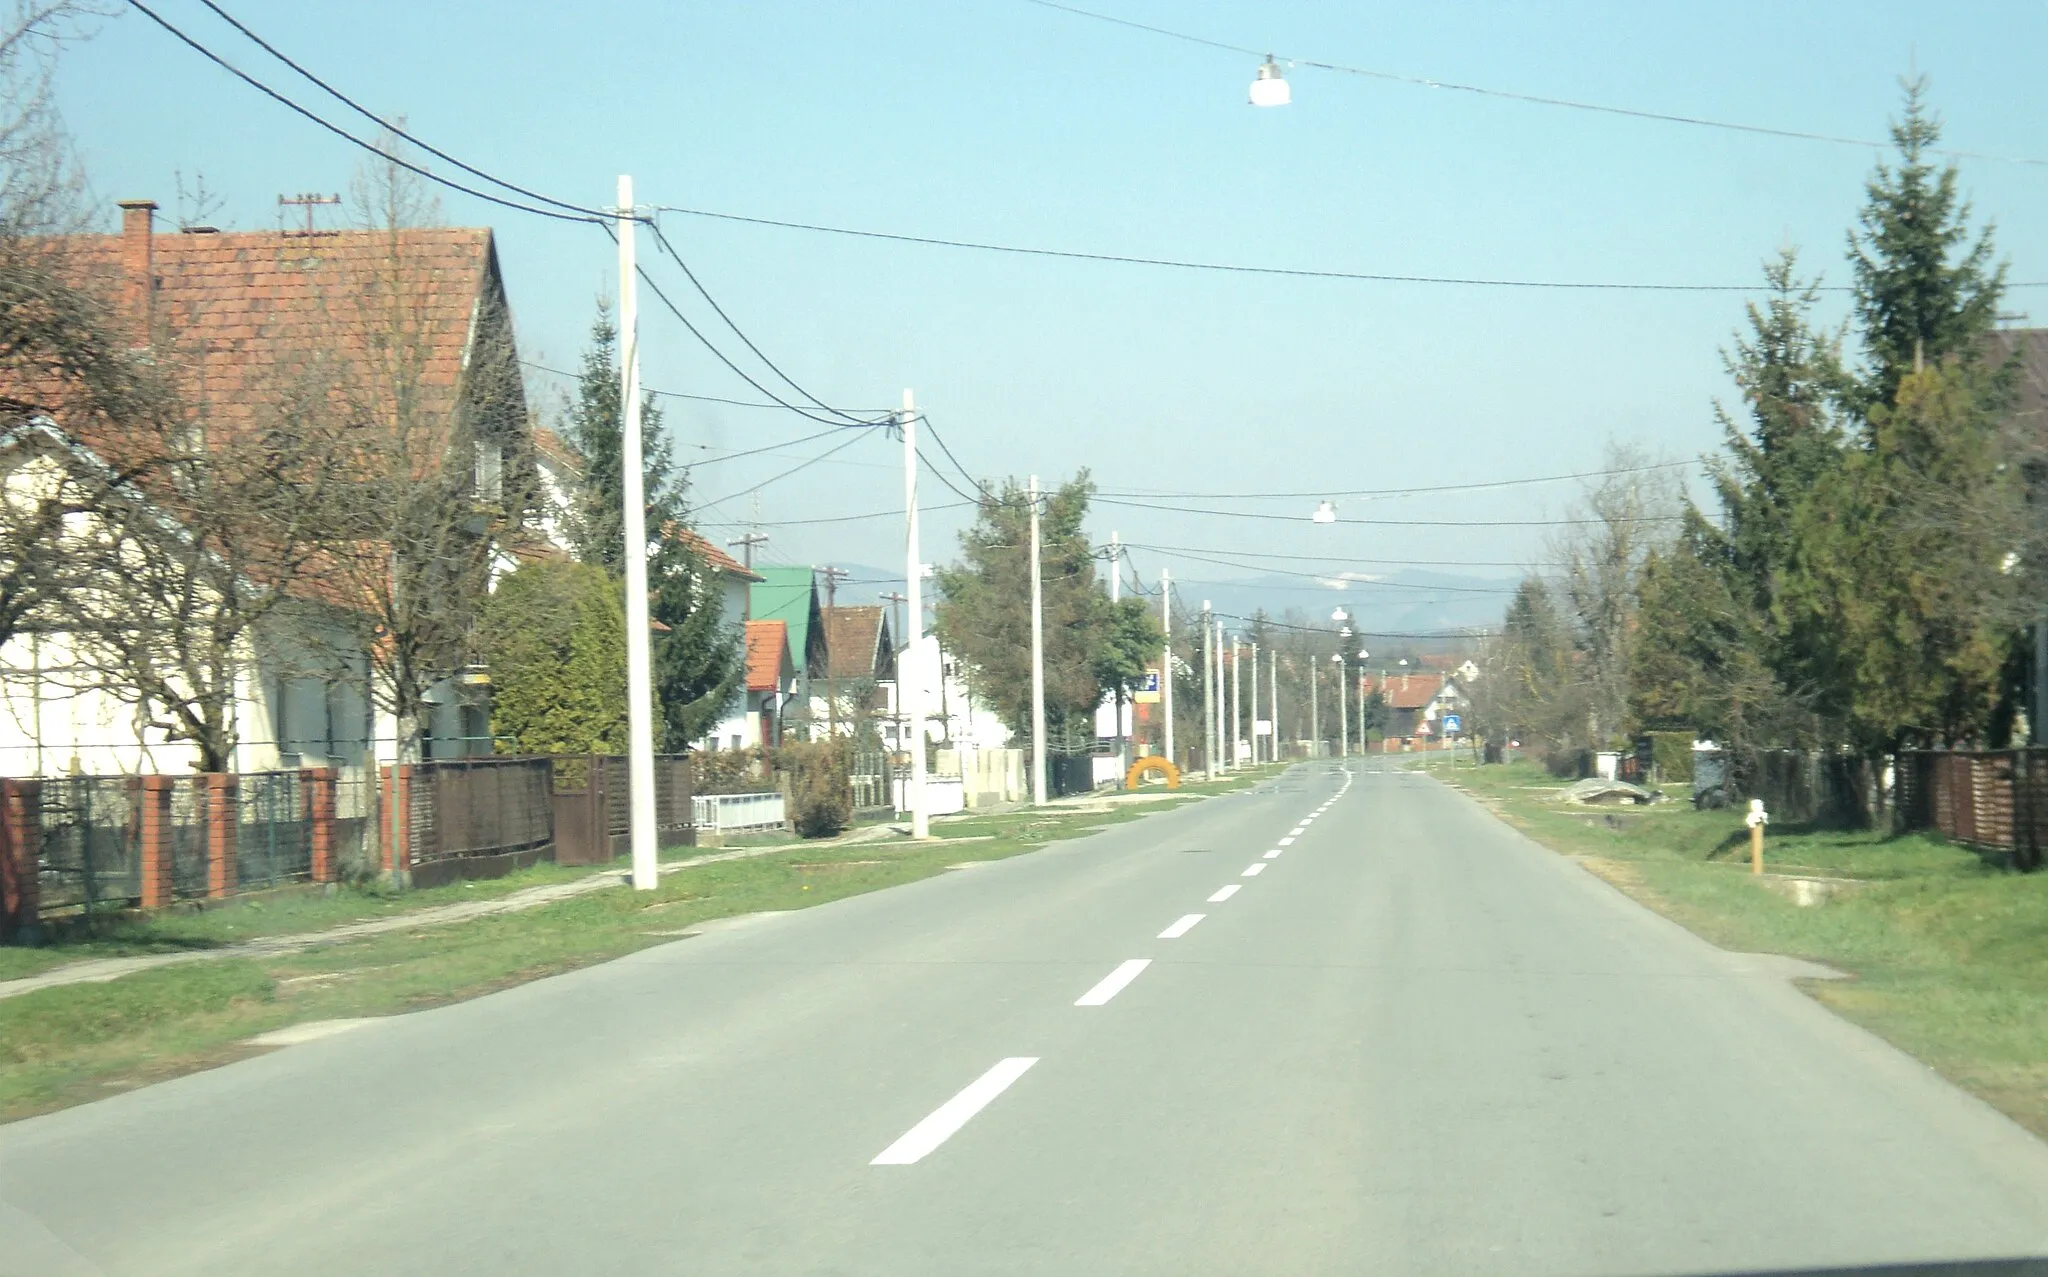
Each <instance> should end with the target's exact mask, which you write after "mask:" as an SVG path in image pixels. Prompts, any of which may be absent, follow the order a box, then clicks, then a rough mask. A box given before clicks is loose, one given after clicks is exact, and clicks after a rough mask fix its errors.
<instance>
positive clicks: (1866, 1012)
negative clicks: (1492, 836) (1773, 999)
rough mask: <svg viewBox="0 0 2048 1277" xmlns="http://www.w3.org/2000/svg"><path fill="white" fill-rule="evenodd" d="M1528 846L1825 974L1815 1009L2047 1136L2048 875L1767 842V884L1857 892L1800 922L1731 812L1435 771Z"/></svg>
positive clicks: (1533, 771)
mask: <svg viewBox="0 0 2048 1277" xmlns="http://www.w3.org/2000/svg"><path fill="white" fill-rule="evenodd" d="M1430 770H1432V771H1433V772H1435V774H1437V775H1439V776H1441V777H1442V778H1444V779H1445V780H1449V781H1452V782H1453V783H1456V784H1458V785H1460V786H1463V787H1464V788H1465V789H1466V790H1467V791H1468V792H1470V793H1472V794H1473V795H1474V796H1475V797H1477V798H1479V799H1480V800H1481V801H1482V802H1484V803H1486V804H1487V805H1488V806H1489V807H1491V808H1492V809H1493V810H1494V811H1495V812H1496V813H1498V814H1499V815H1500V816H1501V817H1502V818H1503V819H1505V820H1507V821H1508V823H1510V824H1512V825H1514V826H1515V827H1517V828H1519V829H1521V830H1522V831H1523V832H1524V833H1527V834H1529V835H1530V836H1531V837H1533V838H1535V839H1536V840H1537V841H1539V842H1541V843H1543V844H1544V845H1546V846H1548V847H1550V848H1552V849H1553V850H1556V851H1560V852H1564V853H1567V854H1570V855H1575V856H1581V857H1584V858H1585V863H1586V865H1587V867H1588V868H1589V869H1592V870H1593V871H1594V872H1596V873H1598V874H1600V875H1601V876H1602V877H1604V878H1606V879H1607V880H1608V881H1610V882H1612V883H1614V884H1615V885H1616V886H1617V887H1619V888H1621V889H1622V890H1623V891H1625V892H1627V893H1628V894H1629V895H1631V896H1633V897H1635V898H1636V899H1637V900H1640V901H1642V902H1643V903H1644V904H1647V905H1649V906H1651V907H1652V908H1654V909H1656V910H1658V911H1659V912H1661V913H1663V914H1665V915H1667V916H1668V917H1671V918H1672V919H1674V920H1676V921H1678V922H1680V923H1682V924H1683V925H1685V926H1686V927H1688V928H1689V929H1691V930H1692V931H1694V932H1697V933H1698V934H1699V935H1701V936H1704V937H1705V938H1706V939H1708V940H1710V941H1712V942H1713V943H1715V944H1717V945H1720V946H1721V947H1723V948H1726V949H1734V950H1739V951H1743V952H1763V953H1782V954H1789V955H1792V956H1794V957H1800V958H1808V959H1812V960H1814V961H1817V962H1824V963H1826V964H1828V965H1829V966H1832V967H1836V968H1838V969H1840V970H1843V971H1846V972H1849V973H1850V974H1851V975H1853V976H1854V977H1855V979H1853V980H1839V981H1835V980H1830V981H1812V982H1809V983H1808V984H1807V990H1808V992H1809V993H1811V994H1812V995H1813V996H1814V997H1815V998H1817V999H1818V1000H1820V1001H1821V1002H1822V1003H1824V1004H1825V1005H1827V1006H1830V1007H1832V1008H1834V1009H1835V1010H1836V1011H1838V1012H1840V1013H1841V1014H1843V1015H1846V1016H1848V1017H1849V1018H1850V1019H1852V1020H1854V1021H1856V1022H1857V1023H1858V1024H1861V1025H1863V1026H1864V1027H1865V1028H1868V1029H1870V1030H1871V1031H1873V1032H1875V1033H1877V1034H1879V1035H1880V1036H1882V1037H1884V1038H1885V1039H1887V1040H1888V1041H1890V1042H1892V1043H1893V1044H1895V1045H1896V1046H1898V1047H1900V1048H1901V1049H1903V1050H1906V1051H1909V1052H1911V1053H1912V1054H1913V1055H1915V1056H1918V1057H1919V1058H1920V1059H1922V1060H1925V1061H1926V1062H1927V1063H1928V1064H1931V1065H1933V1066H1934V1067H1935V1068H1936V1069H1938V1070H1939V1071H1940V1072H1941V1073H1942V1074H1943V1075H1944V1076H1946V1077H1948V1078H1949V1079H1951V1080H1952V1081H1954V1082H1956V1083H1958V1084H1959V1085H1961V1086H1964V1087H1966V1088H1968V1089H1969V1090H1971V1091H1973V1092H1975V1093H1976V1094H1977V1095H1979V1096H1982V1097H1983V1098H1984V1099H1985V1100H1987V1101H1989V1102H1990V1103H1992V1104H1994V1105H1996V1106H1998V1107H1999V1108H2000V1109H2002V1110H2004V1111H2005V1112H2006V1113H2008V1114H2010V1115H2011V1116H2012V1117H2013V1118H2014V1119H2016V1120H2018V1121H2019V1122H2021V1123H2022V1124H2024V1125H2026V1126H2027V1127H2029V1128H2030V1129H2031V1130H2033V1131H2034V1132H2035V1133H2036V1134H2039V1135H2042V1136H2048V873H2037V874H2013V873H2007V872H2005V871H2003V870H2002V869H1999V868H1996V867H1994V866H1992V865H1989V864H1987V863H1986V862H1985V861H1984V860H1983V859H1982V858H1980V857H1979V856H1978V855H1977V854H1976V853H1975V852H1972V851H1970V850H1969V849H1968V848H1965V847H1960V846H1956V845H1955V844H1952V843H1948V842H1944V841H1943V840H1941V839H1939V838H1936V837H1932V836H1930V835H1926V834H1907V835H1901V836H1897V837H1890V836H1885V835H1882V834H1877V833H1870V832H1844V831H1838V830H1813V829H1798V828H1772V829H1771V830H1770V832H1769V835H1768V837H1767V839H1766V843H1765V850H1764V868H1765V871H1766V872H1767V873H1771V874H1780V873H1782V874H1793V875H1806V876H1814V877H1827V878H1844V879H1853V880H1856V881H1855V885H1854V888H1853V890H1851V891H1849V892H1848V893H1847V894H1845V895H1842V896H1838V897H1836V898H1834V899H1832V900H1830V901H1829V902H1827V903H1825V904H1822V905H1818V906H1813V907H1809V908H1800V907H1798V906H1796V905H1794V904H1792V903H1791V902H1790V901H1789V900H1787V899H1785V898H1784V897H1782V896H1779V895H1777V894H1776V893H1774V892H1772V891H1769V890H1766V889H1765V888H1764V887H1762V886H1761V885H1759V884H1758V882H1757V881H1756V880H1755V879H1754V878H1752V876H1751V875H1750V872H1749V845H1748V834H1747V831H1746V829H1745V828H1744V826H1743V823H1742V814H1741V813H1740V812H1733V811H1720V812H1699V811H1694V810H1693V809H1692V807H1691V805H1690V804H1689V803H1686V802H1684V801H1682V799H1683V795H1682V794H1681V795H1679V797H1680V799H1681V800H1680V801H1674V802H1672V803H1670V804H1668V805H1667V804H1657V805H1654V806H1650V807H1644V808H1628V807H1623V808H1618V809H1617V808H1572V807H1565V806H1562V805H1560V804H1558V803H1556V802H1554V801H1552V795H1553V794H1554V793H1555V791H1556V790H1558V789H1560V788H1562V787H1563V786H1562V782H1559V781H1556V780H1554V779H1552V778H1551V777H1550V776H1548V775H1547V774H1545V773H1544V772H1543V771H1542V769H1541V768H1538V767H1536V766H1535V765H1534V764H1530V763H1516V764H1512V765H1509V766H1505V767H1485V768H1477V769H1474V768H1463V767H1461V768H1458V769H1455V770H1449V769H1441V768H1435V767H1433V768H1431V769H1430Z"/></svg>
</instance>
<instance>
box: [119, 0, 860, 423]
mask: <svg viewBox="0 0 2048 1277" xmlns="http://www.w3.org/2000/svg"><path fill="white" fill-rule="evenodd" d="M200 2H201V3H202V4H204V5H205V6H206V7H207V8H208V9H209V10H211V11H212V12H213V13H214V14H215V15H216V16H218V17H219V18H220V19H221V20H222V21H224V22H226V23H227V24H228V25H229V26H231V27H233V28H234V29H235V30H236V31H237V32H239V33H240V34H241V35H243V36H244V37H245V38H247V39H248V40H250V41H251V42H252V43H254V44H255V45H256V46H257V47H258V48H260V49H262V50H263V51H264V52H265V53H268V54H269V55H270V56H271V57H273V58H276V59H277V60H278V61H279V62H282V63H283V64H284V65H285V66H287V67H289V68H291V70H293V71H294V72H296V73H297V74H298V75H300V76H302V77H304V78H305V79H306V80H307V81H308V82H310V83H312V84H313V85H315V86H316V87H318V88H319V89H320V90H321V91H323V92H325V93H327V94H328V95H329V96H330V97H332V98H334V99H335V100H336V101H338V102H340V103H342V104H343V105H344V106H346V107H348V109H350V110H351V111H354V112H355V113H357V114H358V115H360V116H362V117H363V118H365V119H367V120H369V121H371V122H373V123H375V124H376V125H378V126H379V127H380V128H384V129H388V130H389V131H390V132H391V133H392V134H393V135H395V136H397V137H400V138H403V139H404V140H405V141H407V142H410V143H411V144H412V145H414V146H417V147H419V148H420V149H421V150H423V151H425V152H427V153H428V154H430V155H433V156H436V157H437V158H439V159H441V160H444V161H446V162H447V163H449V164H452V165H454V166H455V167H456V168H458V169H460V170H462V171H463V172H465V173H468V174H471V175H473V176H475V177H478V178H480V179H482V180H483V181H485V182H488V183H490V184H491V185H494V186H497V187H500V188H502V189H504V190H507V191H511V192H513V193H515V194H517V195H520V196H523V197H525V199H527V200H532V201H535V203H531V204H529V203H523V202H521V201H520V200H514V199H508V198H506V197H504V196H501V195H497V194H493V193H492V192H490V191H486V190H480V189H478V188H476V187H474V186H471V185H467V184H465V183H462V182H458V181H454V180H452V179H450V178H447V177H443V176H441V175H440V174H438V173H435V172H434V171H433V170H431V169H429V168H426V167H425V166H423V165H420V164H415V163H413V162H412V161H410V160H407V159H405V158H404V157H402V156H398V155H394V154H391V152H390V150H389V149H388V148H385V147H380V146H378V145H376V144H374V143H372V142H369V141H365V140H364V139H363V138H360V137H357V136H356V135H355V134H353V133H351V132H349V131H348V130H347V129H344V128H342V127H341V126H339V125H337V124H335V123H333V122H332V121H330V120H328V119H326V118H325V117H323V116H321V115H320V114H318V113H317V112H315V111H313V110H312V109H311V108H309V107H307V106H305V105H303V104H302V103H300V102H298V101H296V100H295V99H293V98H292V97H290V96H289V95H287V94H285V93H283V92H280V91H279V90H277V89H274V88H272V87H271V86H270V85H268V84H266V83H264V82H263V81H261V80H259V79H257V78H256V77H255V76H253V75H250V74H249V73H248V72H246V71H243V70H241V69H240V68H238V67H236V66H234V65H233V64H232V63H230V62H229V61H228V60H227V59H226V58H224V57H222V56H221V55H220V54H218V53H216V52H214V51H213V50H212V49H210V48H208V47H207V46H206V45H205V44H203V43H201V42H200V41H199V40H197V39H195V38H194V37H193V36H191V35H189V34H187V33H186V32H185V31H183V30H181V29H180V28H178V27H177V26H176V25H174V24H173V23H171V22H170V21H169V20H168V19H166V18H165V17H163V16H162V15H161V14H159V13H157V12H156V10H154V9H152V8H150V7H149V6H148V5H147V4H145V3H143V0H129V3H130V4H131V5H132V6H133V7H134V8H135V9H136V10H137V11H138V12H140V13H141V14H142V15H143V16H145V17H147V18H148V19H149V20H150V21H152V22H154V23H155V24H156V25H157V26H159V27H161V28H163V30H164V31H166V32H168V33H169V34H170V35H171V36H173V37H174V38H176V39H177V40H178V41H179V42H180V43H182V44H184V45H185V46H187V47H188V48H190V49H192V50H193V51H194V52H196V53H198V54H199V55H200V56H202V57H204V58H206V59H207V60H208V61H209V62H212V63H213V64H214V65H216V66H218V67H220V68H221V69H222V70H224V71H226V72H228V73H229V74H230V75H233V76H234V77H235V78H237V79H239V80H241V81H242V82H243V83H245V84H247V85H249V86H250V87H251V88H253V89H256V90H257V91H258V92H260V93H262V94H263V95H264V96H266V97H268V98H270V99H271V100H273V101H275V102H277V103H278V104H279V105H281V106H284V107H286V108H287V109H289V110H290V111H292V112H293V113H295V114H297V115H299V116H301V117H303V118H305V119H306V120H308V121H310V122H312V123H313V124H315V125H318V126H319V127H320V128H322V129H324V130H325V131H327V132H329V133H332V134H333V135H335V136H336V137H339V138H341V139H342V140H344V141H346V142H348V143H350V144H351V145H354V146H357V147H359V148H361V149H363V150H365V151H367V152H369V153H371V154H373V155H377V156H380V157H381V158H384V159H386V160H388V161H390V162H391V163H393V164H396V165H398V166H399V167H401V168H403V169H406V170H407V171H409V172H411V173H414V174H416V175H418V176H420V177H423V178H425V179H427V180H428V181H431V182H435V183H437V184H439V185H442V186H445V187H448V188H449V189H451V190H456V191H460V192H462V193H463V194H466V195H472V196H475V197H476V198H478V199H481V200H484V201H487V202H488V203H491V204H494V205H497V206H499V207H502V208H508V209H512V210H514V211H516V212H522V213H532V214H534V215H536V216H540V217H546V218H551V219H553V220H556V221H567V222H579V223H589V224H592V225H596V226H600V227H603V228H604V230H605V232H606V233H607V234H608V235H611V236H612V238H613V239H614V241H616V239H617V235H616V233H615V232H613V230H612V227H611V222H612V220H613V218H614V216H615V214H613V213H612V212H610V211H608V210H604V209H598V208H592V207H589V206H587V205H582V204H577V203H573V202H571V201H568V200H561V199H556V198H555V197H554V196H551V195H546V194H543V193H541V192H539V191H535V190H532V189H530V188H528V187H525V186H521V185H519V184H518V183H516V182H511V181H507V180H506V179H504V178H500V177H498V176H496V175H494V174H492V173H489V172H487V171H485V170H484V169H481V168H478V167H476V166H475V165H472V164H469V163H466V162H465V161H463V160H461V159H458V158H457V157H455V156H454V155H451V154H450V153H448V152H447V151H444V150H442V149H440V148H439V147H436V146H434V145H433V144H432V143H429V142H427V141H426V140H424V139H422V138H420V137H418V136H417V135H415V134H413V133H411V132H409V131H407V130H405V129H403V128H400V127H399V126H397V125H395V124H392V123H391V122H390V121H388V120H385V119H383V118H382V117H380V116H378V115H377V114H376V113H375V112H372V111H371V110H369V109H368V108H367V107H364V106H363V105H362V104H360V103H359V102H357V101H356V100H355V99H353V98H351V97H349V96H348V95H347V94H345V93H343V92H341V90H339V89H337V88H335V87H334V86H333V85H331V84H329V83H328V82H327V81H326V80H324V79H322V78H320V77H319V76H318V75H316V74H314V73H313V72H312V71H310V70H308V69H307V68H306V67H305V66H304V65H302V64H301V63H299V62H297V61H296V60H294V59H293V58H291V57H289V56H288V55H286V54H285V53H284V52H283V51H282V50H280V49H278V48H277V47H276V46H275V45H273V44H271V43H270V42H269V41H267V40H265V39H263V37H261V36H259V35H258V34H256V32H255V31H253V30H251V29H250V28H249V27H248V26H247V25H246V24H244V23H242V22H241V21H240V20H238V19H237V18H235V17H234V15H232V14H230V13H229V12H228V11H227V10H226V9H224V8H222V7H221V6H220V5H219V4H216V3H214V0H200ZM540 205H550V206H552V207H541V206H540ZM635 220H640V221H645V222H646V223H647V224H648V225H649V227H650V228H651V229H652V230H653V231H654V234H655V239H656V243H657V244H658V245H659V246H660V248H661V249H662V250H663V251H665V252H667V253H668V255H669V256H670V257H671V258H672V259H674V261H675V263H676V265H677V266H679V267H681V268H682V271H683V273H684V274H685V275H686V276H687V277H688V278H689V280H690V283H691V284H692V285H693V286H695V287H696V289H697V291H698V292H699V293H700V294H702V295H703V297H704V299H705V301H706V302H708V303H709V304H710V305H711V308H712V309H713V310H714V311H716V312H717V313H718V317H719V318H720V319H722V320H724V321H725V323H726V325H727V326H728V327H729V328H731V329H732V331H733V333H734V334H735V335H736V336H738V337H739V339H740V340H741V341H742V342H743V343H745V345H746V347H747V349H748V350H750V351H752V352H753V353H754V355H755V357H756V358H758V359H760V360H761V362H762V363H763V364H765V365H767V366H768V368H769V369H770V370H771V371H773V372H774V374H775V375H776V376H777V377H780V378H781V379H782V380H783V381H785V382H788V384H789V385H790V386H791V387H793V388H794V389H795V390H796V391H797V393H798V394H799V395H801V396H802V397H803V398H805V399H807V400H809V401H810V402H811V403H813V404H815V405H816V406H817V407H818V408H819V409H821V410H823V411H825V412H827V413H830V414H832V417H836V418H839V419H840V422H843V423H844V424H850V425H853V424H857V425H869V424H875V423H873V422H869V421H864V420H862V419H861V418H860V417H858V416H857V415H855V414H853V413H849V412H847V411H845V410H843V409H839V408H835V407H832V406H831V405H829V404H827V403H825V402H824V401H823V400H821V399H819V398H818V397H817V396H815V395H813V394H811V392H810V391H808V390H806V389H805V388H804V387H803V386H802V385H801V384H799V383H797V382H796V381H794V380H792V379H791V378H790V377H789V375H788V374H787V373H785V372H783V370H782V368H781V366H780V365H778V364H776V363H775V361H774V360H772V359H770V358H769V357H768V356H767V354H766V353H765V352H763V351H762V349H761V348H760V346H759V345H757V344H756V343H755V342H754V341H753V339H752V338H750V337H749V336H747V334H746V333H745V332H744V331H743V330H741V328H740V327H739V325H738V324H736V323H734V322H733V320H732V317H731V316H730V315H728V314H727V313H726V311H725V309H724V308H723V307H721V306H720V305H719V304H718V301H717V299H716V298H714V297H712V296H711V294H710V292H709V291H708V290H707V289H705V287H704V285H703V284H702V282H700V281H699V280H698V279H697V277H696V275H695V273H694V272H692V271H691V270H690V267H689V264H688V263H687V262H685V261H684V260H683V259H682V256H681V255H680V254H679V253H677V252H676V250H675V247H674V246H673V245H672V244H670V243H669V242H668V240H667V237H666V236H664V235H662V233H661V228H660V227H659V226H657V225H655V224H654V223H653V221H652V219H647V218H636V219H635ZM639 274H640V277H641V279H642V280H643V281H645V282H646V284H647V286H648V287H649V288H650V289H651V290H653V292H654V293H655V295H656V296H657V297H659V298H660V299H661V302H662V304H663V305H664V306H665V307H667V308H668V310H669V311H670V312H671V313H672V314H674V315H675V316H676V318H677V319H679V320H681V321H682V323H683V325H684V327H686V328H688V329H689V330H690V332H691V335H693V336H695V337H696V338H697V340H698V341H699V342H701V343H703V344H704V346H705V347H706V348H707V349H709V350H710V351H711V352H712V353H713V354H714V355H716V356H717V357H718V358H719V360H720V361H721V362H722V363H724V364H725V365H726V366H727V367H728V368H730V369H731V370H732V371H733V372H734V373H736V374H737V375H738V376H739V377H740V378H741V379H742V380H744V381H746V382H747V383H748V384H750V385H752V386H753V387H754V388H755V389H756V390H759V391H761V393H763V394H764V395H766V396H767V397H768V398H769V399H771V400H773V401H774V403H775V405H776V406H780V407H782V408H785V409H787V410H789V411H792V412H797V413H799V414H800V415H804V416H810V417H811V419H812V420H815V421H818V422H819V423H820V424H826V425H831V424H840V422H834V421H833V420H832V419H831V418H825V417H818V416H815V415H814V414H812V413H811V412H810V411H809V410H806V409H804V408H800V407H798V406H797V405H794V404H791V403H789V402H787V401H786V400H784V399H783V398H782V397H781V396H779V395H776V394H775V393H773V392H772V391H769V390H768V389H767V388H766V387H764V386H762V385H761V384H760V383H759V382H757V381H755V380H754V379H753V378H752V377H750V376H748V375H747V374H746V373H745V372H744V371H743V370H741V369H740V368H739V366H738V365H737V364H735V363H733V361H732V360H731V359H729V358H727V357H726V355H725V353H724V352H723V351H721V350H719V349H718V347H717V346H716V345H714V344H713V343H712V342H711V341H710V340H709V339H708V338H706V337H705V336H704V334H703V333H702V332H701V331H699V330H698V329H697V327H696V326H695V325H694V324H692V323H691V322H690V321H689V320H688V319H687V318H685V317H684V316H683V314H682V312H681V311H680V310H679V309H678V308H677V307H676V306H675V304H674V303H673V302H671V301H670V300H669V299H668V297H667V296H666V294H664V293H662V291H661V289H660V287H659V286H658V285H656V284H655V283H654V281H653V279H652V278H650V277H649V276H648V274H647V271H646V268H645V267H640V268H639ZM706 398H709V397H708V396H706ZM733 402H735V403H736V404H737V403H738V402H739V401H733ZM750 406H751V405H750Z"/></svg>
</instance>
